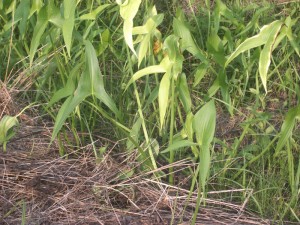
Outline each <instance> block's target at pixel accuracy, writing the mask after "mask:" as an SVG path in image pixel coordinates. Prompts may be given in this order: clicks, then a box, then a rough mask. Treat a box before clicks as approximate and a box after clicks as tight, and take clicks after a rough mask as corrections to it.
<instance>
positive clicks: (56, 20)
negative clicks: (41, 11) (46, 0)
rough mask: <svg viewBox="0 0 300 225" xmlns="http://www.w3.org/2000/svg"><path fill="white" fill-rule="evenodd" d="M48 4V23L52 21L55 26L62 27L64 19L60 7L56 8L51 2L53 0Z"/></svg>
mask: <svg viewBox="0 0 300 225" xmlns="http://www.w3.org/2000/svg"><path fill="white" fill-rule="evenodd" d="M50 6H51V13H50V14H49V15H48V17H49V18H48V21H49V22H50V23H53V24H54V25H55V26H57V27H59V28H60V29H62V28H63V25H64V19H63V18H62V16H61V13H60V9H59V8H57V7H56V6H55V5H54V4H53V2H52V4H50ZM50 6H49V7H50Z"/></svg>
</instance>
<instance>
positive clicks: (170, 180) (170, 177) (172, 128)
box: [169, 78, 176, 184]
mask: <svg viewBox="0 0 300 225" xmlns="http://www.w3.org/2000/svg"><path fill="white" fill-rule="evenodd" d="M171 88H172V94H171V121H170V137H169V146H170V145H172V144H173V135H174V125H175V124H174V122H175V104H176V102H175V84H174V78H172V81H171ZM174 158H175V152H174V151H170V161H169V162H170V163H173V162H174ZM173 172H174V168H173V167H170V169H169V174H170V176H169V182H170V184H173V183H174V174H173Z"/></svg>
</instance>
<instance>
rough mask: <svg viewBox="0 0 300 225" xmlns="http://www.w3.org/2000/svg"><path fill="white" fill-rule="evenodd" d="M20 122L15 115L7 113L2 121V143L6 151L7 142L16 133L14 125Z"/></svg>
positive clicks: (0, 132) (0, 137) (0, 131)
mask: <svg viewBox="0 0 300 225" xmlns="http://www.w3.org/2000/svg"><path fill="white" fill-rule="evenodd" d="M18 124H19V121H18V119H17V117H15V116H14V117H13V116H8V115H5V116H3V118H2V119H1V121H0V144H1V145H3V151H4V152H6V143H7V142H8V141H9V140H10V139H11V138H12V137H13V136H14V135H15V132H14V130H13V127H15V126H17V125H18Z"/></svg>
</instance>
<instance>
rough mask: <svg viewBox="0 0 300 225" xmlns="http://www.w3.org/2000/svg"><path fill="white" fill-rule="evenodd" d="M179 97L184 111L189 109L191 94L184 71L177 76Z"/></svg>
mask: <svg viewBox="0 0 300 225" xmlns="http://www.w3.org/2000/svg"><path fill="white" fill-rule="evenodd" d="M178 89H179V98H180V101H181V103H182V105H183V108H184V110H185V112H186V113H188V112H190V111H191V107H192V100H191V95H190V92H189V87H188V84H187V81H186V76H185V74H184V73H182V74H181V75H180V76H179V86H178Z"/></svg>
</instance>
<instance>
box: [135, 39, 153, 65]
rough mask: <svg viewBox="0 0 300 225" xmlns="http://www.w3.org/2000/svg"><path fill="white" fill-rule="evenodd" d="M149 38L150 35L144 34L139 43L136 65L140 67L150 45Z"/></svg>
mask: <svg viewBox="0 0 300 225" xmlns="http://www.w3.org/2000/svg"><path fill="white" fill-rule="evenodd" d="M150 40H151V36H150V34H146V35H145V36H144V37H143V40H142V42H141V43H140V45H139V49H138V67H140V65H141V62H142V61H143V59H144V58H145V56H146V54H147V52H148V49H149V46H150Z"/></svg>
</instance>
